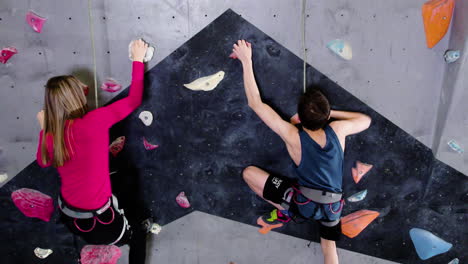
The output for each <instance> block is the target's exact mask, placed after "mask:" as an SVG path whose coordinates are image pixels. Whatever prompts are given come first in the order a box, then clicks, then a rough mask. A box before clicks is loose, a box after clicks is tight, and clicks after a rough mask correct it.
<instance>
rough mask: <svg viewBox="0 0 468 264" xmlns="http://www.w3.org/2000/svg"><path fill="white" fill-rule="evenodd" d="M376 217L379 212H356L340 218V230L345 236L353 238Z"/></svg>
mask: <svg viewBox="0 0 468 264" xmlns="http://www.w3.org/2000/svg"><path fill="white" fill-rule="evenodd" d="M377 216H379V212H376V211H371V210H359V211H356V212H354V213H352V214H349V215H347V216H345V217H343V218H341V230H342V232H343V234H344V235H345V236H347V237H349V238H354V237H356V236H357V235H359V233H361V232H362V231H363V230H364V229H365V228H366V227H367V226H368V225H369V224H370V223H372V221H374V219H376V218H377Z"/></svg>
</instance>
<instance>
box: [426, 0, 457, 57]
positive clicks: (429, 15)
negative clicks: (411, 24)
mask: <svg viewBox="0 0 468 264" xmlns="http://www.w3.org/2000/svg"><path fill="white" fill-rule="evenodd" d="M454 6H455V0H430V1H428V2H426V3H425V4H424V5H423V6H422V16H423V22H424V31H425V32H426V43H427V47H428V48H432V47H434V46H435V45H436V44H437V43H438V42H439V41H440V40H441V39H442V38H443V37H444V35H445V33H447V31H448V28H449V26H450V21H451V20H452V14H453V7H454Z"/></svg>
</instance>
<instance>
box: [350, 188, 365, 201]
mask: <svg viewBox="0 0 468 264" xmlns="http://www.w3.org/2000/svg"><path fill="white" fill-rule="evenodd" d="M366 195H367V190H364V191H360V192H358V193H355V194H353V195H351V196H350V197H348V201H349V202H359V201H362V200H364V198H366Z"/></svg>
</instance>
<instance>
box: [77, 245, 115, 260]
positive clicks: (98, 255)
mask: <svg viewBox="0 0 468 264" xmlns="http://www.w3.org/2000/svg"><path fill="white" fill-rule="evenodd" d="M121 255H122V251H120V248H118V247H117V246H114V245H111V246H104V245H86V246H84V247H83V249H81V254H80V256H81V264H116V263H117V261H118V260H119V258H120V256H121Z"/></svg>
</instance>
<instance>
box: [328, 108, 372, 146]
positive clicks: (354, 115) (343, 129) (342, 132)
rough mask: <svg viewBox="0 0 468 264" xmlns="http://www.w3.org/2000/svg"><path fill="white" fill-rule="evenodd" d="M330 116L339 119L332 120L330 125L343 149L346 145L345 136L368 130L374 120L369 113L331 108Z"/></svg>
mask: <svg viewBox="0 0 468 264" xmlns="http://www.w3.org/2000/svg"><path fill="white" fill-rule="evenodd" d="M330 118H334V119H337V120H336V121H333V122H331V123H330V126H331V127H332V128H333V131H335V133H336V134H337V136H338V139H339V140H340V143H341V147H342V148H343V150H344V147H345V138H346V137H347V136H349V135H353V134H357V133H360V132H362V131H364V130H366V129H367V128H369V126H370V124H371V122H372V119H371V118H370V117H369V116H368V115H365V114H363V113H358V112H347V111H336V110H331V111H330Z"/></svg>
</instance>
